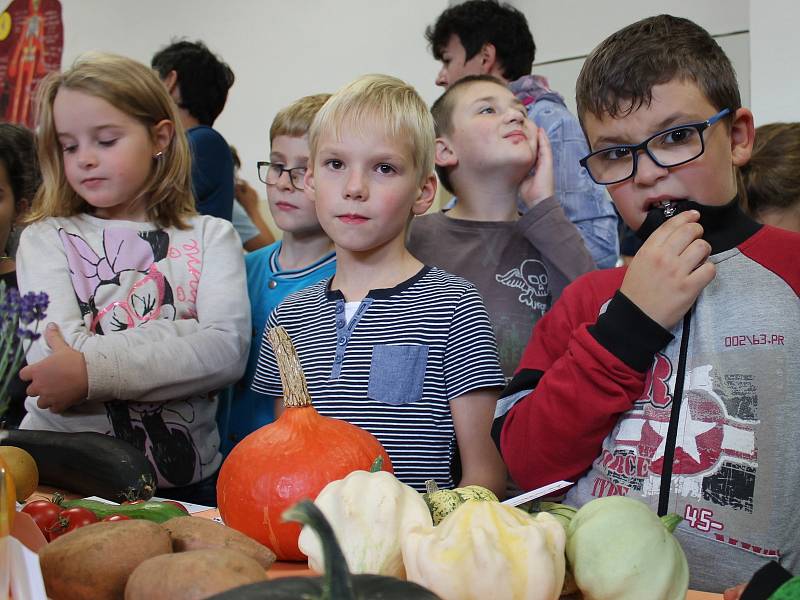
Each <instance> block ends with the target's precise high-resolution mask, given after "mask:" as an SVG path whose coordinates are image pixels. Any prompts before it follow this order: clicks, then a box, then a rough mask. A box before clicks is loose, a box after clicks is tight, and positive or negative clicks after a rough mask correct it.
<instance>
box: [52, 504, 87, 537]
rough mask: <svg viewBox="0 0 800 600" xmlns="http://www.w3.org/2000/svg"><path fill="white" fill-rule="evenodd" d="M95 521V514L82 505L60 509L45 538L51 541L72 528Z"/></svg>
mask: <svg viewBox="0 0 800 600" xmlns="http://www.w3.org/2000/svg"><path fill="white" fill-rule="evenodd" d="M92 523H97V515H95V514H94V513H93V512H92V511H90V510H89V509H88V508H83V507H82V506H75V507H73V508H67V509H64V510H62V511H61V514H59V515H58V519H57V520H56V522H55V524H54V525H53V526H52V527H50V529H48V532H47V539H48V540H49V541H51V542H52V541H53V540H54V539H56V538H58V537H61V536H62V535H64V534H65V533H69V532H70V531H72V530H73V529H77V528H78V527H83V526H84V525H91V524H92Z"/></svg>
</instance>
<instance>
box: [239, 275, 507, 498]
mask: <svg viewBox="0 0 800 600" xmlns="http://www.w3.org/2000/svg"><path fill="white" fill-rule="evenodd" d="M329 286H330V280H328V281H321V282H319V283H317V284H315V285H312V286H309V287H308V288H306V289H304V290H300V291H298V292H295V293H294V294H292V295H290V296H289V297H287V298H286V300H284V301H283V302H282V303H281V304H280V305H279V306H278V307H277V308H276V309H275V310H274V311H273V312H272V314H271V315H270V318H269V322H268V326H269V327H273V326H276V325H282V326H283V327H285V328H286V330H287V332H288V333H289V336H290V337H291V338H292V342H293V343H294V346H295V348H296V349H297V353H298V356H299V357H300V362H301V364H302V366H303V371H304V372H305V375H306V379H307V381H308V389H309V392H310V394H311V398H312V400H313V403H314V406H315V407H316V409H317V410H318V411H319V412H320V414H323V415H326V416H329V417H335V418H338V419H343V420H345V421H348V422H350V423H353V424H354V425H358V426H359V427H362V428H363V429H366V430H367V431H369V432H370V433H372V434H373V435H374V436H375V437H377V438H378V440H380V442H381V443H382V444H383V446H384V448H386V451H387V452H388V453H389V457H390V458H391V459H392V464H393V466H394V472H395V475H396V476H397V477H398V478H399V479H400V480H401V481H403V482H405V483H407V484H408V485H410V486H412V487H414V488H415V489H417V490H419V491H424V490H425V480H426V479H434V480H436V482H437V483H438V484H439V486H440V487H442V488H451V487H453V483H454V482H453V480H452V477H451V474H450V461H451V459H452V457H453V452H454V448H455V445H454V441H455V430H454V428H453V418H452V415H451V413H450V401H451V400H453V399H455V398H458V397H459V396H461V395H463V394H466V393H468V392H472V391H475V390H479V389H482V388H487V387H498V388H500V387H503V385H504V384H505V379H504V377H503V373H502V371H501V369H500V362H499V359H498V354H497V346H496V344H495V340H494V334H493V331H492V326H491V323H490V321H489V316H488V314H487V312H486V309H485V308H484V305H483V300H482V299H481V297H480V294H479V293H478V291H477V290H476V289H475V286H473V285H472V284H471V283H469V282H468V281H466V280H465V279H462V278H461V277H457V276H455V275H451V274H449V273H447V272H445V271H442V270H441V269H438V268H436V267H432V268H431V267H424V268H423V269H421V270H420V272H419V273H418V274H417V275H415V276H414V277H412V278H411V279H409V280H407V281H405V282H403V283H401V284H400V285H398V286H396V287H394V288H391V289H380V290H372V291H371V292H370V293H369V294H368V295H367V297H366V298H365V299H364V300H363V301H362V302H361V304H360V306H359V308H358V310H357V311H356V314H355V316H354V317H353V318H352V320H350V322H349V323H348V322H346V320H345V316H344V304H345V299H344V297H343V295H342V294H341V292H339V291H338V290H331V289H330V287H329ZM252 387H253V390H254V391H256V392H260V393H263V394H270V395H273V396H280V395H282V389H281V381H280V377H279V374H278V368H277V364H276V362H275V355H274V353H273V352H272V348H271V347H270V345H269V342H268V341H267V340H266V337H265V338H264V339H263V341H262V343H261V349H260V351H259V358H258V366H257V368H256V374H255V377H254V379H253V385H252Z"/></svg>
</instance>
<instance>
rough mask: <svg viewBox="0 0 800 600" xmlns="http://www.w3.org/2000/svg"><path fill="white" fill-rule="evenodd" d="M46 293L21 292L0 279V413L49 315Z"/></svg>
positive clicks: (0, 413) (4, 408)
mask: <svg viewBox="0 0 800 600" xmlns="http://www.w3.org/2000/svg"><path fill="white" fill-rule="evenodd" d="M49 302H50V300H49V298H48V297H47V294H45V293H44V292H42V293H39V294H37V293H35V292H28V293H27V294H25V295H24V296H20V293H19V291H17V290H16V289H15V288H9V289H6V286H5V283H4V282H2V281H0V416H2V415H3V414H4V413H5V411H6V409H7V408H8V403H9V398H8V397H7V396H6V394H7V392H8V388H9V386H10V385H11V381H12V380H13V379H14V378H15V377H16V375H17V371H19V367H20V365H21V364H22V359H23V358H24V356H25V354H26V353H27V351H28V349H29V348H30V346H31V344H32V343H33V342H34V341H35V340H37V339H39V337H40V336H41V334H40V333H39V324H40V322H41V321H43V320H44V318H45V317H46V316H47V314H46V312H45V311H46V310H47V306H48V304H49Z"/></svg>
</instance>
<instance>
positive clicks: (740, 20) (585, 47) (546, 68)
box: [511, 0, 790, 112]
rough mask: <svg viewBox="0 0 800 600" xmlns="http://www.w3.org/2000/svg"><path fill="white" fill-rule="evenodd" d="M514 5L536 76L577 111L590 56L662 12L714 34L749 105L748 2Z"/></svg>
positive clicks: (516, 1)
mask: <svg viewBox="0 0 800 600" xmlns="http://www.w3.org/2000/svg"><path fill="white" fill-rule="evenodd" d="M785 1H786V2H787V3H788V2H789V1H790V0H785ZM511 4H513V5H514V6H516V7H517V8H519V9H520V10H521V11H522V12H523V13H525V16H526V17H527V18H528V23H529V25H530V28H531V31H532V32H533V38H534V40H535V41H536V62H535V63H534V67H533V72H534V73H538V74H540V75H544V76H545V77H547V78H548V80H549V81H550V85H551V87H552V88H553V89H555V90H556V91H558V92H560V93H561V94H562V95H563V96H564V99H565V100H566V102H567V106H569V107H570V109H571V110H572V111H573V112H574V111H575V80H576V79H577V77H578V73H579V72H580V69H581V66H582V65H583V61H584V59H585V58H586V55H587V54H588V53H589V52H590V51H591V50H592V49H593V48H594V47H595V46H596V45H597V44H599V43H600V42H601V41H603V40H604V39H605V38H606V37H608V36H609V35H610V34H612V33H614V32H615V31H617V30H618V29H620V28H621V27H624V26H625V25H628V24H630V23H633V22H634V21H637V20H639V19H642V18H644V17H648V16H652V15H658V14H662V13H664V12H667V13H669V14H672V15H675V16H679V17H686V18H688V19H691V20H692V21H694V22H696V23H698V24H699V25H701V26H702V27H704V28H705V29H706V30H708V31H709V33H711V35H713V36H715V38H716V40H717V42H718V43H719V44H720V46H722V48H723V50H725V52H726V53H727V54H728V56H729V57H730V59H731V61H732V62H733V66H734V68H735V69H736V73H737V76H738V79H739V88H740V92H741V94H742V102H743V104H744V105H745V106H747V105H748V104H749V101H750V51H749V34H748V29H749V20H750V13H749V11H750V8H749V2H748V0H702V1H700V2H698V1H697V0H672V1H671V2H669V3H665V2H660V1H656V0H639V1H638V2H629V3H626V4H625V5H624V7H622V6H621V5H619V6H620V10H609V4H608V3H604V2H585V1H583V0H561V1H560V2H553V1H552V0H512V1H511Z"/></svg>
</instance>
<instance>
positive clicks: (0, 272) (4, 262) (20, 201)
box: [0, 123, 42, 287]
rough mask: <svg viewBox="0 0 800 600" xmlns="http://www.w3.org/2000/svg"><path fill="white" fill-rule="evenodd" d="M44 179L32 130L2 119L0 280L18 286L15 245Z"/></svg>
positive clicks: (0, 150) (0, 139) (0, 137)
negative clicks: (21, 223)
mask: <svg viewBox="0 0 800 600" xmlns="http://www.w3.org/2000/svg"><path fill="white" fill-rule="evenodd" d="M41 182H42V177H41V174H40V173H39V162H38V160H37V158H36V145H35V143H34V138H33V133H32V132H31V131H29V130H28V129H26V128H25V127H22V126H21V125H14V124H12V123H0V280H2V281H5V283H6V285H7V286H8V287H17V278H16V270H15V263H14V248H15V247H16V241H17V238H18V232H17V227H18V224H19V221H20V217H21V216H22V214H23V213H24V212H25V210H26V209H27V208H28V207H29V206H30V203H31V201H32V200H33V197H34V196H35V195H36V190H37V189H38V188H39V184H40V183H41Z"/></svg>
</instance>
